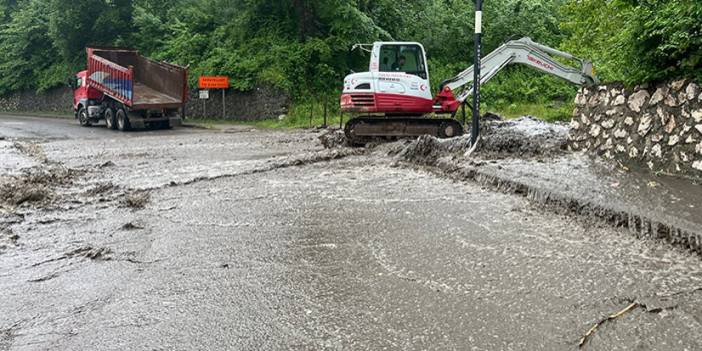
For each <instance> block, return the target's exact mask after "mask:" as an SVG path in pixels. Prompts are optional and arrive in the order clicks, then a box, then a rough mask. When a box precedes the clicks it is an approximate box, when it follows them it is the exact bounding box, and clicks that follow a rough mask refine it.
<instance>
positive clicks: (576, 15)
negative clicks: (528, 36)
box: [563, 0, 702, 84]
mask: <svg viewBox="0 0 702 351" xmlns="http://www.w3.org/2000/svg"><path fill="white" fill-rule="evenodd" d="M563 14H564V18H565V19H566V20H565V21H564V23H563V28H564V30H566V31H568V32H569V40H568V41H567V44H566V45H565V47H566V48H567V49H568V50H571V51H573V52H575V53H578V54H580V55H583V56H588V57H592V58H593V59H594V61H595V62H596V65H597V67H599V68H600V70H599V71H600V73H601V75H602V76H603V77H604V78H605V79H607V80H621V81H625V82H627V83H629V84H636V83H640V82H647V81H655V80H661V79H667V78H676V77H682V76H696V77H697V78H698V79H702V21H700V19H701V18H702V4H700V2H699V0H670V1H651V0H647V1H644V0H612V1H600V0H582V1H572V2H570V3H569V4H568V5H567V6H565V7H564V8H563Z"/></svg>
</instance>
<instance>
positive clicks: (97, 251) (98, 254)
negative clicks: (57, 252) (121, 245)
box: [64, 246, 112, 261]
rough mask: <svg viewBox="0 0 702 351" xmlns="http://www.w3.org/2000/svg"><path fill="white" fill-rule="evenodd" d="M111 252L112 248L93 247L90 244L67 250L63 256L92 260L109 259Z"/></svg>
mask: <svg viewBox="0 0 702 351" xmlns="http://www.w3.org/2000/svg"><path fill="white" fill-rule="evenodd" d="M111 253H112V250H110V249H108V248H95V247H92V246H86V247H81V248H78V249H75V250H73V251H70V252H67V253H66V254H65V255H64V257H65V258H76V257H83V258H87V259H91V260H94V261H109V260H111V258H110V257H109V256H108V255H109V254H111Z"/></svg>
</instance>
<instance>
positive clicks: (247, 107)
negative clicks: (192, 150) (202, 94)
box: [187, 87, 290, 121]
mask: <svg viewBox="0 0 702 351" xmlns="http://www.w3.org/2000/svg"><path fill="white" fill-rule="evenodd" d="M225 105H226V115H225V118H227V119H236V120H247V121H250V120H261V119H270V118H277V117H278V116H280V115H284V114H286V113H287V111H288V107H289V105H290V98H289V97H288V95H287V94H286V93H285V92H283V91H281V90H278V89H275V88H271V87H258V88H255V89H254V90H252V91H247V92H233V91H232V90H231V89H230V90H228V91H227V92H226V93H225ZM222 112H223V109H222V91H221V90H218V89H214V90H210V98H209V99H207V100H200V99H199V93H198V91H197V90H192V91H191V92H190V101H188V105H187V116H188V118H191V117H193V118H202V117H207V118H222V116H223V115H222Z"/></svg>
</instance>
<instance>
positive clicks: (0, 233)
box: [0, 227, 20, 253]
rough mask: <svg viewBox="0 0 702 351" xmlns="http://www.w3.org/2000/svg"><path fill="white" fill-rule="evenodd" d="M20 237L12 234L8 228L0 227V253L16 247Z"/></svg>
mask: <svg viewBox="0 0 702 351" xmlns="http://www.w3.org/2000/svg"><path fill="white" fill-rule="evenodd" d="M19 238H20V236H19V235H17V234H15V233H13V232H12V229H10V228H3V227H0V253H2V251H3V250H6V249H8V248H10V247H16V246H17V245H18V244H17V242H18V241H19Z"/></svg>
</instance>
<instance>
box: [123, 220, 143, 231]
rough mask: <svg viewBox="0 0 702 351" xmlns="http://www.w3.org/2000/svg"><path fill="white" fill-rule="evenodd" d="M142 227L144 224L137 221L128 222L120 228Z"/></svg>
mask: <svg viewBox="0 0 702 351" xmlns="http://www.w3.org/2000/svg"><path fill="white" fill-rule="evenodd" d="M137 229H144V226H143V225H141V224H139V223H134V222H129V223H126V224H124V225H123V226H122V230H137Z"/></svg>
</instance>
